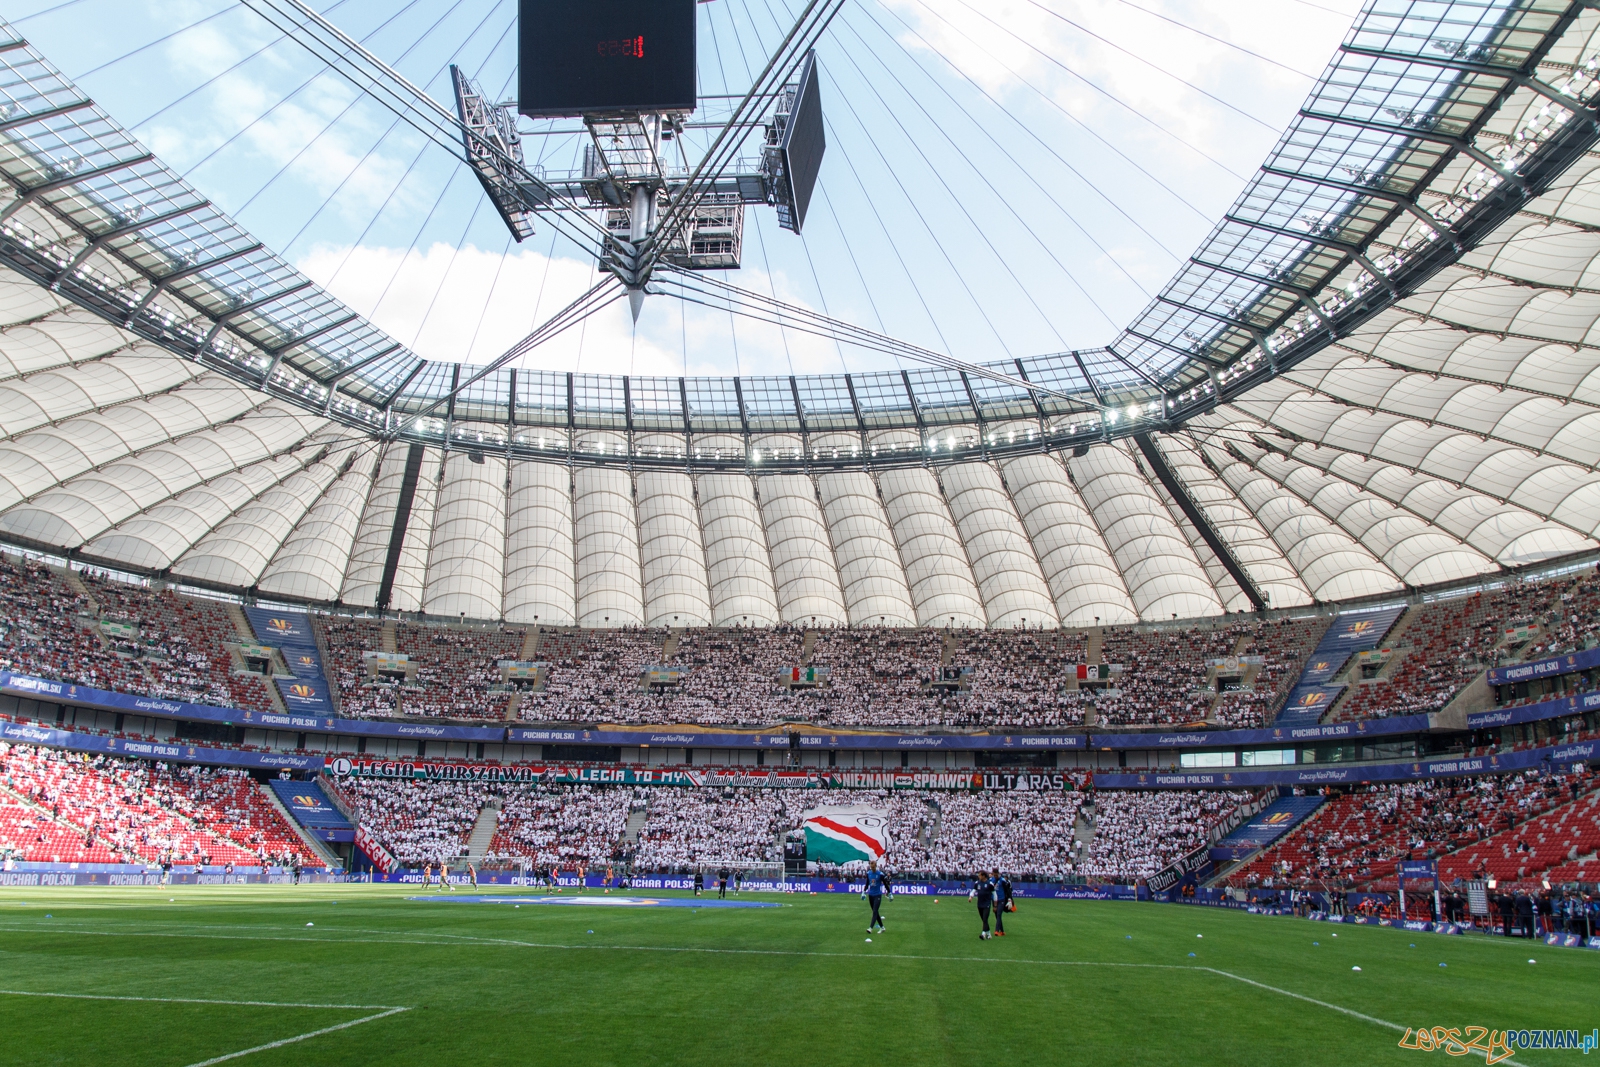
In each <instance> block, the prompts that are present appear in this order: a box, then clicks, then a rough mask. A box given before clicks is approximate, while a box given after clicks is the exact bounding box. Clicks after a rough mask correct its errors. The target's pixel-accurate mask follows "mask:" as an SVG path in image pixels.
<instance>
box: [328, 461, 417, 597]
mask: <svg viewBox="0 0 1600 1067" xmlns="http://www.w3.org/2000/svg"><path fill="white" fill-rule="evenodd" d="M408 451H410V446H409V445H407V444H405V443H404V442H400V443H396V444H390V445H387V446H385V447H384V448H383V449H382V452H381V453H380V456H379V458H378V460H377V463H376V465H375V471H374V473H373V478H372V490H371V492H369V493H368V494H367V501H366V506H365V507H364V508H363V509H362V512H361V522H360V523H359V524H358V525H357V526H356V533H355V543H354V545H353V546H352V547H351V549H350V563H349V565H348V567H347V569H346V570H345V575H344V585H343V586H342V587H341V589H340V593H339V599H341V600H343V601H344V602H345V603H346V604H351V605H354V606H356V607H363V608H370V607H375V606H376V605H377V603H378V589H379V587H380V585H381V584H382V582H383V564H384V560H385V559H386V558H387V557H388V554H389V535H390V533H391V532H392V531H393V529H394V511H395V508H396V507H397V506H398V505H399V502H400V483H401V482H402V481H403V480H404V478H405V473H406V453H407V452H408Z"/></svg>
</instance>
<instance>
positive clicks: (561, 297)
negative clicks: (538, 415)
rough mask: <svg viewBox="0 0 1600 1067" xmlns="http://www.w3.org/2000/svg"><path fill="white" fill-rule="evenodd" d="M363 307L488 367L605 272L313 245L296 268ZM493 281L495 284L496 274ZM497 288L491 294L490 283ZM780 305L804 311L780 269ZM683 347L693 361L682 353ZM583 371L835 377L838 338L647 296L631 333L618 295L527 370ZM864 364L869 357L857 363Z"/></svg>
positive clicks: (518, 253)
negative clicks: (834, 340) (732, 319)
mask: <svg viewBox="0 0 1600 1067" xmlns="http://www.w3.org/2000/svg"><path fill="white" fill-rule="evenodd" d="M296 265H297V266H298V267H299V268H300V269H301V270H302V271H304V272H305V273H306V275H307V276H309V277H311V278H312V279H314V280H315V281H317V282H318V283H320V284H322V285H323V286H324V287H326V288H327V289H328V290H329V291H330V292H332V293H333V294H334V295H335V296H337V297H339V298H340V299H341V300H343V301H344V302H345V303H346V304H348V305H350V306H351V307H352V308H354V309H355V310H356V311H359V312H361V313H362V314H363V315H366V316H368V317H369V318H370V319H371V320H372V321H373V322H374V323H375V324H377V325H378V326H379V327H381V328H382V329H384V330H385V331H386V332H388V333H389V334H390V335H391V336H392V337H394V338H395V339H396V340H398V341H400V342H402V343H404V344H406V345H409V346H411V347H412V348H413V349H414V350H415V351H416V352H418V353H419V354H420V355H423V356H426V357H428V358H430V359H438V360H451V361H453V360H465V361H468V362H472V363H487V362H489V361H490V360H492V359H494V358H495V357H496V356H498V355H500V354H501V353H502V352H504V351H506V350H507V349H509V348H511V347H512V346H513V345H515V344H516V343H517V342H518V341H520V340H522V339H523V338H524V337H525V336H527V335H528V334H529V333H530V332H532V330H533V328H534V327H535V326H536V325H538V323H540V322H542V321H544V320H545V319H547V318H549V317H550V316H551V315H553V314H554V313H555V312H557V311H559V310H560V309H561V308H562V307H564V306H565V305H566V304H568V303H570V302H571V301H572V300H574V299H576V298H577V297H578V296H579V295H581V294H582V293H583V292H584V291H585V290H586V289H588V288H589V286H591V285H593V284H594V283H595V282H596V281H597V280H598V279H599V275H598V273H597V272H596V270H595V269H594V266H593V265H592V264H589V263H584V262H580V261H578V260H574V259H569V258H566V257H562V256H555V257H547V256H545V254H544V253H542V252H539V251H535V250H533V249H528V248H518V249H516V250H515V251H513V252H511V253H510V254H509V255H507V256H505V257H504V260H503V262H502V258H501V255H500V253H499V252H497V251H488V250H484V249H480V248H478V247H476V246H474V245H466V246H464V247H462V248H460V249H455V248H452V247H451V246H450V245H448V244H444V243H442V242H441V243H436V244H433V245H431V246H429V247H428V248H426V249H410V250H407V251H404V252H402V251H401V250H400V249H395V248H374V247H358V248H355V249H351V248H349V247H348V246H346V247H332V246H326V245H323V246H318V247H316V248H314V249H313V250H312V251H311V252H310V253H309V254H308V255H306V256H304V257H303V258H301V259H300V260H299V262H298V263H297V264H296ZM497 274H498V281H497V280H496V276H497ZM740 284H741V286H743V287H745V288H749V289H752V290H753V291H756V292H765V291H767V282H766V278H765V276H764V275H763V274H762V273H760V272H758V271H752V270H748V269H747V270H745V271H744V272H743V274H742V276H741V278H740ZM491 286H493V294H492V297H491V294H490V287H491ZM777 290H778V295H779V298H780V299H783V300H785V301H787V302H789V303H795V304H801V305H802V306H805V305H806V301H805V300H804V299H803V297H802V296H801V295H800V294H799V293H798V292H796V291H795V290H794V288H793V287H792V286H791V285H790V284H789V283H788V281H787V279H786V278H784V277H783V276H782V275H781V274H780V275H779V276H778V279H777ZM686 350H687V352H688V357H687V360H686V359H685V351H686ZM519 365H521V366H526V367H536V368H543V369H550V370H563V371H566V370H576V371H582V372H586V373H596V374H599V373H608V374H628V373H632V374H651V375H669V376H676V375H680V374H684V373H688V374H691V375H699V374H732V373H735V371H736V369H737V370H738V371H741V372H742V373H745V374H789V373H797V374H808V373H823V372H832V371H838V370H840V369H841V364H840V362H839V355H838V352H837V350H836V349H835V348H834V346H833V344H832V342H830V341H826V340H824V339H821V338H816V337H810V336H807V335H804V334H800V333H797V332H794V331H789V332H788V333H787V335H785V334H784V333H783V332H781V331H779V330H778V328H777V327H775V326H772V325H770V324H767V323H762V322H755V321H752V320H749V319H745V318H740V319H739V320H738V321H737V323H736V324H735V325H732V326H730V322H729V317H728V315H727V314H726V313H724V312H718V311H713V310H711V309H708V308H704V307H699V306H695V305H691V304H685V303H682V302H680V301H679V300H677V299H675V298H673V297H671V296H652V297H648V298H646V300H645V304H644V309H643V313H642V314H641V315H640V319H639V323H638V327H637V329H635V327H634V324H633V322H632V321H631V317H630V315H629V312H628V305H627V301H626V300H619V301H618V302H616V303H615V304H613V305H611V306H610V307H608V308H606V309H604V310H603V311H601V312H599V313H597V314H595V315H593V316H591V317H590V318H589V319H588V320H587V322H586V323H585V324H584V325H583V326H581V327H574V328H572V329H570V330H568V331H567V332H566V333H564V334H562V335H561V336H559V337H557V338H556V339H555V340H553V341H551V342H549V343H547V344H545V345H543V346H541V347H540V348H538V349H536V350H535V351H534V352H532V353H530V354H529V355H528V356H527V357H525V358H524V359H523V360H522V361H521V362H520V364H519ZM852 365H853V366H864V365H865V361H864V360H863V361H853V363H852Z"/></svg>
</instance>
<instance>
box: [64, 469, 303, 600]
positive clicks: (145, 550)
mask: <svg viewBox="0 0 1600 1067" xmlns="http://www.w3.org/2000/svg"><path fill="white" fill-rule="evenodd" d="M316 452H317V450H316V449H300V450H299V451H298V452H294V453H289V454H287V455H282V456H275V457H274V458H272V459H269V460H265V461H263V462H261V463H253V464H251V465H250V466H248V467H244V468H241V469H240V470H237V471H230V472H228V473H227V474H224V475H222V476H220V477H217V478H213V479H212V480H211V481H209V482H206V483H205V484H204V485H200V486H196V487H195V488H193V489H189V490H186V491H185V492H182V493H179V494H178V495H177V496H174V497H172V498H171V499H169V500H166V501H163V502H162V503H160V504H158V505H156V506H155V507H153V508H150V509H149V510H147V511H144V512H142V513H140V514H138V515H135V516H134V517H133V518H131V519H129V520H127V521H126V522H123V523H121V524H120V525H118V526H117V527H115V528H114V529H112V530H109V531H107V532H106V533H104V534H101V535H100V536H99V537H97V538H95V539H94V540H93V541H91V542H90V543H89V544H88V545H86V546H84V548H85V551H86V552H88V553H89V554H90V555H94V556H98V557H100V558H103V559H111V560H116V561H118V562H120V563H122V564H124V565H126V566H130V567H139V568H146V569H149V570H154V571H163V570H166V569H167V568H169V567H171V566H172V564H173V563H174V562H175V561H176V560H177V559H178V557H179V556H181V555H183V553H185V552H187V551H188V550H189V548H190V546H191V545H193V544H194V543H195V542H196V541H198V540H200V538H202V537H204V536H205V535H206V534H207V533H209V532H210V531H211V530H212V529H213V528H215V527H216V526H217V525H218V524H219V523H222V522H225V521H226V520H227V519H228V517H229V516H230V515H232V514H233V513H234V512H236V511H238V510H239V509H240V508H242V507H244V506H245V505H247V504H249V503H250V501H252V500H254V499H255V498H256V497H257V496H259V495H260V494H262V493H264V492H266V491H267V490H268V489H270V488H271V487H272V486H274V485H277V484H278V483H279V482H281V481H283V480H284V479H286V478H289V477H292V476H293V475H295V474H298V473H299V472H300V471H301V470H303V469H304V468H305V465H306V464H307V463H308V462H310V460H311V459H312V457H313V456H315V455H316Z"/></svg>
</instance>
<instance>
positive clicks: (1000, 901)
mask: <svg viewBox="0 0 1600 1067" xmlns="http://www.w3.org/2000/svg"><path fill="white" fill-rule="evenodd" d="M1014 907H1016V905H1015V904H1013V903H1012V902H1011V879H1009V878H1007V877H1006V876H1005V875H1003V874H1001V873H1000V872H999V871H998V870H996V871H995V872H994V936H996V937H1004V936H1006V921H1005V917H1006V911H1007V909H1009V908H1014Z"/></svg>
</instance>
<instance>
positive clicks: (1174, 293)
mask: <svg viewBox="0 0 1600 1067" xmlns="http://www.w3.org/2000/svg"><path fill="white" fill-rule="evenodd" d="M1597 28H1600V15H1597V13H1596V12H1595V11H1593V10H1591V9H1589V8H1588V7H1587V6H1586V5H1585V4H1584V3H1580V2H1567V0H1520V2H1508V0H1489V2H1485V0H1458V2H1455V3H1431V4H1417V3H1400V2H1398V0H1372V2H1371V3H1369V4H1368V6H1367V8H1366V10H1365V11H1364V12H1363V14H1362V15H1361V16H1360V17H1359V18H1358V19H1357V21H1356V24H1355V26H1354V28H1353V29H1352V30H1351V32H1350V34H1349V35H1348V36H1347V38H1346V41H1345V44H1344V46H1343V47H1342V49H1341V51H1340V52H1339V54H1338V55H1337V57H1336V58H1335V60H1334V61H1333V62H1332V63H1331V64H1330V66H1329V67H1328V69H1327V71H1326V72H1325V74H1324V76H1323V77H1322V79H1321V80H1320V81H1319V82H1318V84H1317V86H1316V88H1315V89H1314V90H1313V92H1312V94H1311V96H1310V98H1309V99H1308V100H1307V101H1306V103H1305V105H1304V106H1303V108H1302V109H1301V112H1300V116H1299V117H1298V118H1297V119H1296V121H1295V122H1294V123H1293V124H1292V125H1291V127H1290V128H1289V129H1288V130H1287V131H1286V132H1285V133H1284V135H1283V136H1282V138H1281V139H1280V141H1279V144H1278V146H1277V147H1276V148H1275V149H1274V151H1273V152H1272V154H1271V156H1270V157H1269V159H1268V160H1267V162H1266V163H1265V164H1264V165H1263V166H1262V168H1261V169H1260V171H1259V172H1258V173H1257V175H1256V177H1255V178H1254V179H1253V180H1252V181H1251V182H1250V184H1249V185H1248V187H1247V188H1246V189H1245V191H1244V192H1243V193H1242V194H1241V195H1240V197H1239V199H1238V200H1237V201H1236V202H1235V204H1234V205H1233V207H1232V208H1231V209H1230V210H1229V212H1228V213H1227V215H1226V217H1225V218H1224V219H1223V220H1221V221H1220V222H1219V223H1218V224H1217V226H1216V228H1215V229H1214V230H1213V232H1212V233H1211V235H1210V236H1209V237H1208V238H1207V239H1206V240H1205V241H1204V242H1203V243H1202V245H1201V247H1200V248H1199V249H1198V250H1197V251H1196V252H1195V254H1194V255H1193V256H1192V257H1191V258H1190V260H1189V262H1188V263H1187V264H1186V265H1185V266H1184V267H1183V268H1182V269H1181V270H1180V271H1179V272H1178V274H1177V276H1175V277H1174V278H1173V279H1172V280H1171V281H1170V282H1169V283H1168V285H1167V286H1166V288H1165V289H1164V290H1163V291H1162V292H1161V294H1160V295H1159V296H1158V297H1157V298H1156V299H1155V300H1154V301H1153V302H1152V303H1151V304H1150V305H1149V307H1148V308H1146V309H1145V311H1144V312H1143V313H1141V314H1140V315H1139V316H1138V317H1137V318H1136V319H1135V321H1134V322H1133V323H1132V324H1130V325H1129V327H1128V328H1127V329H1126V330H1124V331H1123V332H1122V333H1121V334H1120V335H1119V336H1118V337H1117V338H1116V339H1115V340H1114V341H1113V342H1112V343H1111V344H1110V345H1109V346H1107V347H1106V348H1104V349H1097V350H1093V351H1083V352H1071V353H1059V354H1055V355H1048V356H1040V357H1035V358H1031V359H1022V360H1016V361H1007V362H1005V363H1002V364H995V365H993V366H994V367H995V368H996V369H997V370H998V371H1000V372H1002V373H1004V374H1006V375H1008V376H1014V377H1017V378H1024V379H1026V380H1027V381H1029V382H1031V383H1034V384H1036V385H1038V386H1040V387H1042V389H1043V390H1044V391H1042V392H1029V391H1026V390H1022V389H1019V388H1016V387H1014V386H1012V385H1007V384H1004V383H1000V382H997V381H993V380H990V379H987V378H984V377H982V376H980V375H976V374H964V373H961V372H957V371H946V370H935V369H926V370H917V371H904V372H875V373H862V374H841V375H811V376H782V377H757V376H746V377H740V378H645V377H622V376H606V375H584V374H565V373H556V372H544V371H530V370H517V371H513V370H511V369H505V370H500V371H497V372H495V373H493V374H491V375H488V376H486V377H484V378H483V379H482V380H481V381H478V382H476V383H473V384H472V385H471V386H470V387H468V388H466V389H462V390H461V391H459V393H456V394H455V395H454V396H453V397H452V398H451V399H450V400H449V401H448V402H446V403H443V404H440V403H438V401H439V400H440V398H442V397H446V396H447V395H450V394H452V393H453V392H454V391H455V389H456V387H457V386H459V385H461V383H463V382H464V381H467V380H468V379H470V378H471V377H472V375H473V369H472V368H470V367H462V366H461V365H458V364H454V363H444V362H436V361H428V360H424V359H422V358H420V357H418V356H416V355H414V354H413V353H411V352H410V351H408V350H407V349H406V348H405V347H404V346H403V345H401V344H399V343H398V342H396V341H394V340H392V339H391V338H389V337H388V336H387V335H385V334H384V333H383V332H382V331H381V330H379V329H378V328H377V327H376V326H374V325H372V324H371V323H369V322H367V321H365V320H364V319H362V318H361V317H360V316H358V315H356V314H355V313H354V312H353V311H351V310H350V309H349V308H347V307H346V306H345V305H343V304H341V303H340V302H339V301H338V300H337V299H335V298H334V297H332V296H331V295H329V294H328V293H327V292H325V291H324V290H323V289H322V288H320V287H319V286H317V285H316V284H315V283H313V282H312V281H310V280H309V279H308V278H306V277H304V276H303V275H301V274H300V273H299V272H298V271H296V270H295V269H294V268H293V267H291V266H290V265H288V264H287V263H285V262H284V261H282V260H281V259H279V258H278V257H277V256H276V255H274V254H273V253H272V252H271V251H270V250H268V249H266V248H264V247H262V245H261V244H260V243H259V242H257V241H256V240H254V239H253V238H252V237H251V236H250V234H249V233H247V232H245V231H244V230H243V229H242V228H240V227H239V226H238V224H237V223H235V222H233V221H232V220H231V219H229V218H228V217H227V216H226V215H225V214H223V213H222V212H221V211H220V210H218V209H217V208H215V207H214V206H212V205H211V204H210V203H208V202H207V201H206V199H205V198H204V197H203V196H202V195H200V194H199V193H198V192H196V191H195V190H194V189H193V188H191V187H190V186H189V185H187V184H186V183H185V182H184V181H183V180H182V179H180V178H178V177H177V176H176V175H175V174H173V173H172V172H171V171H170V170H168V169H167V168H166V167H164V166H163V165H162V163H161V162H160V161H159V160H157V159H155V158H154V157H153V156H152V154H151V153H150V152H149V151H148V150H147V149H146V148H145V147H143V146H142V145H141V144H140V143H139V142H137V141H136V140H135V139H134V138H132V136H131V135H129V134H128V133H127V132H126V131H124V130H123V129H121V128H120V127H119V126H118V125H117V124H116V123H115V122H114V121H113V120H112V119H110V118H109V117H108V116H107V115H106V114H105V113H104V112H103V111H102V110H100V109H99V108H98V107H96V106H95V105H94V103H93V102H92V101H90V100H88V99H87V98H86V97H84V96H83V95H82V94H81V92H80V91H79V90H78V89H77V88H76V87H75V86H74V85H73V84H71V83H70V82H69V81H68V80H67V79H65V78H64V77H63V76H62V75H61V74H60V73H59V72H57V71H56V70H55V69H54V68H53V67H51V66H50V64H49V63H48V62H47V61H46V60H45V59H44V58H43V57H42V56H40V55H39V54H38V53H37V52H36V51H35V50H34V49H33V48H31V47H30V46H28V45H27V44H26V43H25V42H24V41H22V39H21V38H20V37H19V36H18V35H16V34H15V32H14V31H12V30H10V29H9V28H7V27H4V26H3V25H0V33H3V34H8V35H9V41H10V43H4V42H0V75H3V84H0V96H3V98H4V101H3V103H0V175H3V176H4V178H5V181H6V184H7V186H8V187H9V191H10V194H11V197H12V199H10V201H9V202H3V203H0V226H3V235H0V236H3V240H0V259H3V260H4V261H5V262H6V264H7V265H9V266H11V267H12V268H13V269H14V272H13V273H8V274H7V275H6V276H5V277H4V279H3V280H0V322H3V323H4V324H5V325H4V326H3V327H0V393H3V395H0V435H3V436H4V440H3V442H0V537H4V538H6V539H8V540H11V541H13V542H15V543H20V544H24V545H30V546H35V547H44V548H50V549H54V550H58V551H65V552H72V553H77V554H80V555H81V556H82V557H84V558H86V559H92V560H97V561H102V562H105V563H107V564H108V565H112V566H117V567H121V568H126V569H132V570H137V571H145V572H156V573H162V574H168V575H170V576H172V577H174V578H181V579H183V580H188V581H195V582H200V583H208V584H212V585H217V586H222V587H227V588H232V589H241V590H245V589H254V590H258V591H260V592H262V593H266V594H271V595H275V596H283V597H292V598H304V599H307V600H312V601H336V600H338V601H343V602H344V603H346V604H351V605H359V606H370V605H371V604H373V603H374V601H375V599H377V598H378V597H379V595H380V589H382V590H385V591H387V592H388V593H389V603H390V604H391V606H393V607H395V608H398V609H403V610H422V611H426V612H429V613H433V614H441V615H458V614H465V615H467V616H470V617H473V618H505V619H507V620H509V621H513V622H532V621H535V620H537V621H540V622H543V623H548V624H571V623H574V622H576V623H580V624H583V625H592V626H606V625H610V626H616V625H624V624H638V623H648V624H653V625H660V624H667V625H694V624H702V625H703V624H708V623H709V624H718V625H721V624H740V623H748V624H770V623H773V622H777V621H780V620H787V621H800V622H806V621H810V620H812V619H815V620H816V621H817V622H818V623H819V624H822V623H827V624H839V623H845V622H851V623H858V624H873V623H884V624H889V625H896V624H899V625H905V624H912V623H921V624H954V625H958V626H961V625H991V626H1013V625H1021V624H1024V623H1026V624H1027V625H1039V624H1044V625H1055V624H1057V623H1060V624H1070V625H1086V624H1090V623H1091V622H1092V621H1094V620H1096V619H1098V620H1099V621H1101V622H1105V623H1117V622H1127V621H1132V620H1134V619H1138V618H1145V619H1152V618H1168V617H1170V616H1172V615H1178V616H1181V617H1193V616H1203V615H1208V614H1216V613H1219V612H1221V611H1224V610H1229V611H1232V610H1240V609H1246V608H1249V607H1252V606H1261V605H1263V604H1270V605H1271V606H1274V607H1289V606H1295V605H1301V604H1307V603H1310V602H1311V601H1312V600H1313V599H1315V600H1323V601H1326V600H1334V599H1344V598H1349V597H1358V596H1367V595H1372V594H1378V593H1383V592H1386V591H1392V590H1396V589H1399V588H1400V587H1401V586H1402V585H1423V584H1430V583H1434V582H1440V581H1449V580H1453V579H1457V578H1461V577H1464V576H1469V575H1473V574H1480V573H1485V572H1490V571H1494V570H1496V569H1497V568H1499V567H1502V566H1514V565H1519V564H1525V563H1530V562H1535V561H1538V560H1542V559H1549V558H1552V557H1557V556H1562V555H1566V554H1569V553H1573V552H1581V551H1586V550H1590V549H1593V548H1595V547H1596V545H1597V542H1596V536H1597V527H1600V486H1597V476H1596V462H1597V459H1600V432H1597V429H1600V424H1597V423H1596V402H1597V389H1596V375H1595V371H1596V366H1597V359H1596V353H1597V351H1600V349H1597V348H1596V343H1597V342H1596V339H1595V338H1594V337H1593V336H1592V334H1593V333H1594V331H1595V328H1596V326H1595V324H1596V314H1597V310H1600V281H1597V280H1596V279H1595V278H1593V277H1591V274H1592V273H1593V270H1592V268H1591V265H1592V264H1594V262H1595V254H1596V251H1597V247H1600V236H1597V235H1600V193H1597V192H1596V191H1595V189H1594V184H1593V182H1591V181H1590V175H1591V173H1592V172H1593V170H1594V166H1595V159H1596V157H1595V154H1594V152H1593V150H1592V149H1593V146H1594V143H1595V141H1596V140H1597V139H1600V125H1597V118H1596V112H1595V109H1594V108H1593V107H1592V106H1591V104H1592V101H1593V100H1594V99H1595V96H1596V91H1597V89H1600V81H1597V80H1596V75H1597V72H1600V43H1597V42H1596V41H1595V33H1596V30H1597ZM408 461H409V462H408ZM407 505H409V510H407ZM397 512H398V521H397ZM397 533H399V534H401V535H403V536H395V535H396V534H397Z"/></svg>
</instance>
